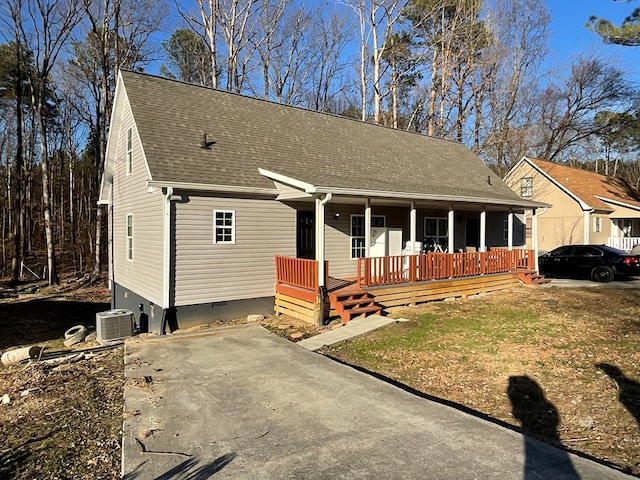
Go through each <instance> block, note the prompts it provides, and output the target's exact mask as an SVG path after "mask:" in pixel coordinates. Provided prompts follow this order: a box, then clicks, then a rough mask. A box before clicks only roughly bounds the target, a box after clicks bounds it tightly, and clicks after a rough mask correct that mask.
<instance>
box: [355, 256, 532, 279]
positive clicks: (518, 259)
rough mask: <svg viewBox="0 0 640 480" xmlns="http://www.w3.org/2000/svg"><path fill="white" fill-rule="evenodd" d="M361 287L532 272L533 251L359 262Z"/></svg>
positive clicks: (394, 258) (390, 257)
mask: <svg viewBox="0 0 640 480" xmlns="http://www.w3.org/2000/svg"><path fill="white" fill-rule="evenodd" d="M357 268H358V272H357V284H358V286H359V287H372V286H379V285H394V284H398V283H410V282H422V281H428V280H442V279H446V278H463V277H471V276H478V275H485V274H492V273H506V272H515V271H517V270H533V269H534V268H535V258H534V251H533V250H523V249H514V250H507V249H495V250H491V251H488V252H468V253H453V254H449V253H428V254H426V255H404V256H403V255H397V256H387V257H371V258H359V259H358V267H357Z"/></svg>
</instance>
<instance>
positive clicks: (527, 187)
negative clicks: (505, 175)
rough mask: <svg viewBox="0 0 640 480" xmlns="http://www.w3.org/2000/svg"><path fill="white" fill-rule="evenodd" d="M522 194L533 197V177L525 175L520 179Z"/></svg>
mask: <svg viewBox="0 0 640 480" xmlns="http://www.w3.org/2000/svg"><path fill="white" fill-rule="evenodd" d="M520 196H521V197H533V177H523V178H522V179H520Z"/></svg>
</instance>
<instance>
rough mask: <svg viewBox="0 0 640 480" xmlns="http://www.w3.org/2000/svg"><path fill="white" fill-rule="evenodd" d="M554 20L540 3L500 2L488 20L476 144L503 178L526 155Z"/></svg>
mask: <svg viewBox="0 0 640 480" xmlns="http://www.w3.org/2000/svg"><path fill="white" fill-rule="evenodd" d="M549 23H550V15H549V12H548V10H547V8H546V7H545V6H544V4H542V3H541V2H539V1H537V0H497V1H496V3H495V5H494V7H493V8H492V9H491V10H490V11H489V13H488V15H487V19H486V24H487V28H488V30H489V35H490V37H489V42H488V45H487V46H486V47H485V48H484V49H483V53H482V55H481V58H480V60H481V62H482V64H481V68H480V72H479V74H478V77H477V83H476V85H477V99H476V113H475V119H474V120H475V124H474V132H473V145H474V147H475V149H476V151H477V152H479V153H480V155H481V156H483V157H484V158H487V159H490V160H491V162H492V163H493V164H494V166H495V167H496V170H497V171H498V173H499V174H503V173H505V172H506V170H507V169H508V168H509V167H510V166H511V164H512V163H513V162H515V161H517V160H519V159H520V158H522V156H523V155H524V154H525V153H527V150H528V148H529V147H528V144H527V140H526V139H527V137H528V136H529V134H528V131H529V125H530V124H533V123H535V120H533V119H532V113H534V112H535V108H533V106H532V100H533V99H534V96H535V94H536V92H537V90H538V87H537V83H538V79H539V75H540V74H539V69H540V66H541V65H542V62H543V60H544V58H545V55H546V52H547V42H548V36H549V31H548V28H549Z"/></svg>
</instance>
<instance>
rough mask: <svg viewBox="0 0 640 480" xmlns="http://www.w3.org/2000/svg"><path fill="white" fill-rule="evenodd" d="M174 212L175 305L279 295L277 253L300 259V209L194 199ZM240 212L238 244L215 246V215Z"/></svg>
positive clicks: (248, 201)
mask: <svg viewBox="0 0 640 480" xmlns="http://www.w3.org/2000/svg"><path fill="white" fill-rule="evenodd" d="M174 208H175V222H176V226H175V246H174V247H175V248H174V251H175V303H176V306H181V305H192V304H201V303H207V302H221V301H230V300H241V299H249V298H260V297H270V296H273V295H274V284H275V279H276V274H275V255H276V254H279V255H286V256H291V257H295V255H296V211H295V209H293V208H291V207H289V206H287V205H285V204H283V203H281V202H277V201H274V200H253V199H238V198H220V197H197V196H190V197H189V201H188V202H176V203H175V204H174ZM213 211H233V212H235V215H234V216H235V244H228V243H218V244H213V243H212V240H211V235H212V233H211V215H212V214H211V212H213Z"/></svg>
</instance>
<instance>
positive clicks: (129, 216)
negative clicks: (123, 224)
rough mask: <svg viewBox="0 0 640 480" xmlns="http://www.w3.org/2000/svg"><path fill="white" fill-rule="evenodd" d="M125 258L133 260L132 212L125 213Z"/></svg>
mask: <svg viewBox="0 0 640 480" xmlns="http://www.w3.org/2000/svg"><path fill="white" fill-rule="evenodd" d="M126 237H127V241H126V245H127V260H129V261H133V213H128V214H127V232H126Z"/></svg>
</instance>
